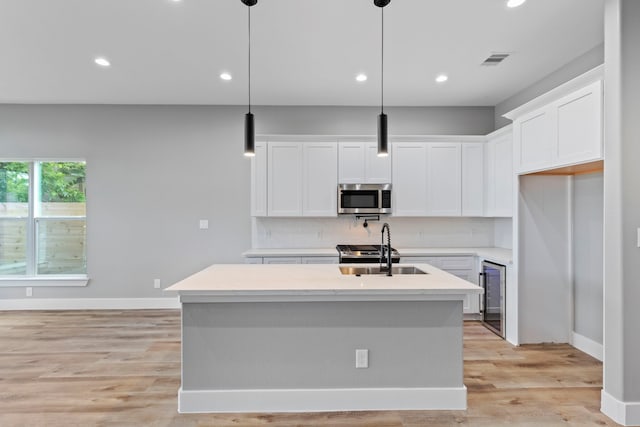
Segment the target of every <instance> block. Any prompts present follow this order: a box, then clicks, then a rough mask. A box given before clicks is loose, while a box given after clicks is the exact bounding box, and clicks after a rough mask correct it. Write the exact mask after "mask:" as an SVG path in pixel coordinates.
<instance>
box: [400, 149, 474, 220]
mask: <svg viewBox="0 0 640 427" xmlns="http://www.w3.org/2000/svg"><path fill="white" fill-rule="evenodd" d="M391 145H392V151H393V168H392V170H393V181H392V182H393V192H392V194H393V215H394V216H460V214H461V210H462V182H461V179H462V171H461V167H462V160H461V144H460V143H456V142H443V143H437V142H406V143H405V142H395V143H393V144H391Z"/></svg>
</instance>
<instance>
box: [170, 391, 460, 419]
mask: <svg viewBox="0 0 640 427" xmlns="http://www.w3.org/2000/svg"><path fill="white" fill-rule="evenodd" d="M432 409H433V410H438V409H440V410H465V409H467V387H465V386H462V387H449V388H353V389H352V388H340V389H267V390H183V389H182V388H180V391H179V392H178V412H180V413H182V414H184V413H203V412H327V411H376V410H378V411H379V410H432Z"/></svg>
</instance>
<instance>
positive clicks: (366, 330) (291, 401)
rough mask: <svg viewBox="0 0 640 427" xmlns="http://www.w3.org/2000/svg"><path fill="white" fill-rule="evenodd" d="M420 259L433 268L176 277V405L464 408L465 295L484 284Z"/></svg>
mask: <svg viewBox="0 0 640 427" xmlns="http://www.w3.org/2000/svg"><path fill="white" fill-rule="evenodd" d="M360 266H362V265H360ZM415 266H416V267H418V268H419V269H421V270H423V271H424V272H426V273H427V274H415V275H410V274H407V275H394V276H393V277H387V276H385V275H366V274H363V275H361V276H356V275H343V274H342V273H341V272H340V270H339V267H338V266H337V265H241V264H233V265H231V264H228V265H213V266H211V267H208V268H206V269H204V270H202V271H200V272H198V273H196V274H194V275H193V276H190V277H188V278H186V279H184V280H182V281H180V282H178V283H176V284H175V285H173V286H171V287H169V288H167V290H168V291H176V292H178V293H179V295H180V301H181V304H182V385H181V388H180V391H179V396H178V410H179V411H180V412H181V413H188V412H291V411H294V412H302V411H344V410H390V409H422V410H424V409H466V395H467V392H466V387H465V386H464V383H463V357H462V351H463V345H462V323H463V322H462V302H463V299H464V298H465V295H467V294H480V293H481V292H482V290H481V288H480V287H478V286H476V285H474V284H472V283H469V282H467V281H465V280H462V279H459V278H457V277H455V276H453V275H451V274H448V273H445V272H443V271H441V270H439V269H437V268H435V267H432V266H431V265H428V264H416V265H415ZM356 354H358V357H356ZM356 366H358V367H356Z"/></svg>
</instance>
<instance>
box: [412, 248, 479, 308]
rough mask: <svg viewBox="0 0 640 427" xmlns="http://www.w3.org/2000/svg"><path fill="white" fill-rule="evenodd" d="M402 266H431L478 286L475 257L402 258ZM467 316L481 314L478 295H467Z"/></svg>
mask: <svg viewBox="0 0 640 427" xmlns="http://www.w3.org/2000/svg"><path fill="white" fill-rule="evenodd" d="M400 262H401V263H402V264H431V265H433V266H434V267H436V268H439V269H441V270H444V271H446V272H447V273H449V274H453V275H454V276H457V277H459V278H461V279H464V280H466V281H468V282H471V283H474V284H476V285H477V284H478V280H477V279H478V274H477V272H476V262H475V257H473V256H439V257H436V256H407V257H405V256H401V257H400ZM462 307H463V311H464V313H465V314H479V313H480V299H479V297H478V296H477V295H467V296H466V297H465V299H464V302H463V304H462Z"/></svg>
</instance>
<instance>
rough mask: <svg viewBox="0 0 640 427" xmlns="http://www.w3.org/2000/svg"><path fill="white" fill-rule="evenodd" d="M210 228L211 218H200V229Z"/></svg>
mask: <svg viewBox="0 0 640 427" xmlns="http://www.w3.org/2000/svg"><path fill="white" fill-rule="evenodd" d="M208 228H209V220H208V219H201V220H200V230H206V229H208Z"/></svg>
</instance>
